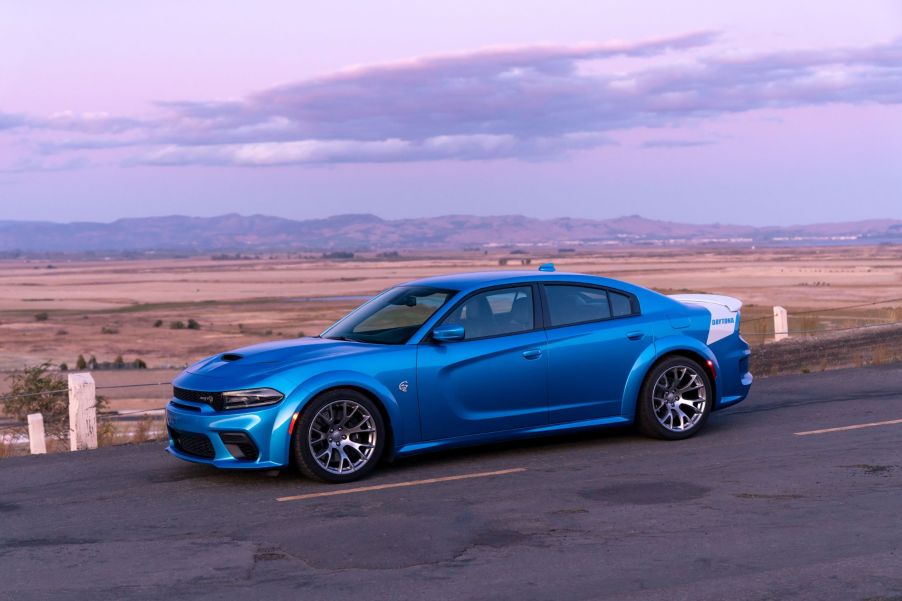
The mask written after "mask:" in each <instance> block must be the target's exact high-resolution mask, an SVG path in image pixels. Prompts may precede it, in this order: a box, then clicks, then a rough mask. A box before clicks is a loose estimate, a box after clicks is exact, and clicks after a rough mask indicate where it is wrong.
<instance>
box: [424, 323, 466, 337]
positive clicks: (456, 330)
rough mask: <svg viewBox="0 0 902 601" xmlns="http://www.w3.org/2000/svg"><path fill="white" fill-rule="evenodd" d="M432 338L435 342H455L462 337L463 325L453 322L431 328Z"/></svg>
mask: <svg viewBox="0 0 902 601" xmlns="http://www.w3.org/2000/svg"><path fill="white" fill-rule="evenodd" d="M432 339H433V340H435V341H436V342H455V341H457V340H463V339H464V327H463V326H461V325H457V324H454V323H448V324H445V325H441V326H439V327H437V328H435V329H434V330H432Z"/></svg>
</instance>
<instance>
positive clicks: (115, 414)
mask: <svg viewBox="0 0 902 601" xmlns="http://www.w3.org/2000/svg"><path fill="white" fill-rule="evenodd" d="M170 384H172V382H148V383H146V384H114V385H109V386H96V387H95V388H94V389H95V390H115V389H120V388H149V387H151V386H169V385H170ZM63 393H66V394H68V393H69V389H68V388H59V389H56V390H43V391H41V392H23V393H20V394H8V395H5V396H0V403H5V402H6V401H11V400H15V399H24V398H34V397H41V396H52V395H57V394H63ZM162 410H163V409H162V408H156V409H138V410H134V411H111V412H108V413H101V414H100V415H98V416H97V419H98V420H101V419H107V420H115V419H116V418H118V417H123V416H127V415H137V414H140V413H152V412H154V411H162ZM27 427H28V423H27V422H16V423H13V424H7V425H5V426H0V432H6V431H9V430H18V429H22V428H27Z"/></svg>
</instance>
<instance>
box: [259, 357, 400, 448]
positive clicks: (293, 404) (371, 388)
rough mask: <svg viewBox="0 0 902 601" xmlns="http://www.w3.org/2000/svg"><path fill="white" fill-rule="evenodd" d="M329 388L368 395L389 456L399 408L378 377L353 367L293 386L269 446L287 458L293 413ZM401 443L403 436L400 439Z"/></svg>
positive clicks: (302, 408)
mask: <svg viewBox="0 0 902 601" xmlns="http://www.w3.org/2000/svg"><path fill="white" fill-rule="evenodd" d="M332 390H353V391H355V392H358V393H360V394H363V395H364V396H366V397H367V398H368V399H370V400H371V401H372V402H373V403H374V404H375V405H376V408H377V409H378V410H379V413H380V415H381V416H382V421H383V422H384V423H385V447H384V451H383V457H384V458H387V459H390V458H391V457H392V456H393V455H394V449H395V444H396V442H397V441H399V438H401V437H400V433H399V432H398V431H397V428H398V426H399V424H401V420H400V408H399V406H398V402H397V401H396V400H395V398H394V397H393V396H392V395H391V392H389V390H388V389H387V388H386V387H385V386H384V385H382V384H381V383H380V382H379V381H378V380H376V379H374V378H372V377H370V376H367V375H365V374H361V373H358V372H353V371H347V372H345V371H337V372H326V373H322V374H318V375H316V376H314V377H312V378H310V379H308V380H306V381H304V382H303V383H302V384H300V385H299V386H297V387H296V388H295V389H294V391H293V392H292V393H291V394H290V395H289V396H288V400H289V402H288V403H286V404H285V407H284V409H283V410H282V412H281V415H280V420H279V424H280V425H279V426H278V427H276V429H275V430H274V432H273V439H272V442H271V444H272V448H273V449H274V451H275V450H276V449H278V451H277V453H276V454H278V455H279V456H280V457H281V458H282V462H283V463H284V464H288V462H289V461H290V460H291V453H290V450H289V449H290V447H291V436H292V433H293V432H292V427H293V426H292V423H293V422H294V421H295V415H300V413H301V412H302V411H304V408H305V407H306V406H307V405H308V404H309V403H310V401H312V400H313V399H315V398H316V397H318V396H319V395H321V394H323V393H325V392H329V391H332ZM401 442H402V443H403V440H401Z"/></svg>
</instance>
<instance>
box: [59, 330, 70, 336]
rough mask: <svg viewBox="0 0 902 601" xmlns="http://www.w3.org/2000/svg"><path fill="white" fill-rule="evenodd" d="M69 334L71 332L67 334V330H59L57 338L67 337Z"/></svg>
mask: <svg viewBox="0 0 902 601" xmlns="http://www.w3.org/2000/svg"><path fill="white" fill-rule="evenodd" d="M68 333H69V332H67V331H66V330H57V331H56V335H57V336H66V335H67V334H68Z"/></svg>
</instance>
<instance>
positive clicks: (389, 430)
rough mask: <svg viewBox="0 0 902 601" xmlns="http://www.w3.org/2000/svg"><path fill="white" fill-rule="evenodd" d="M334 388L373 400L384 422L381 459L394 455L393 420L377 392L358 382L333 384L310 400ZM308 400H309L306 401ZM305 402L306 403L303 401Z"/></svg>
mask: <svg viewBox="0 0 902 601" xmlns="http://www.w3.org/2000/svg"><path fill="white" fill-rule="evenodd" d="M334 390H353V391H354V392H356V393H358V394H362V395H363V396H365V397H366V398H368V399H369V400H371V401H373V404H374V405H376V409H378V410H379V415H381V416H382V422H383V423H384V424H385V447H384V449H383V451H382V452H383V455H382V458H383V459H391V458H392V456H394V448H395V432H394V426H393V420H392V418H391V415H390V414H389V412H388V409H386V407H385V403H384V402H383V400H382V399H381V398H380V397H379V395H378V394H376V393H375V392H373V391H372V390H370V389H369V388H366V387H365V386H361V385H360V384H335V385H333V386H329V387H328V388H324V389H322V390H320V391H318V392H316V394H314V395H313V396H311V397H310V399H309V400H310V401H312V400H313V399H315V398H316V397H318V396H320V395H323V394H326V393H328V392H332V391H334ZM308 402H309V401H308ZM305 404H306V403H305ZM299 411H303V407H302V408H301V409H299Z"/></svg>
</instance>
